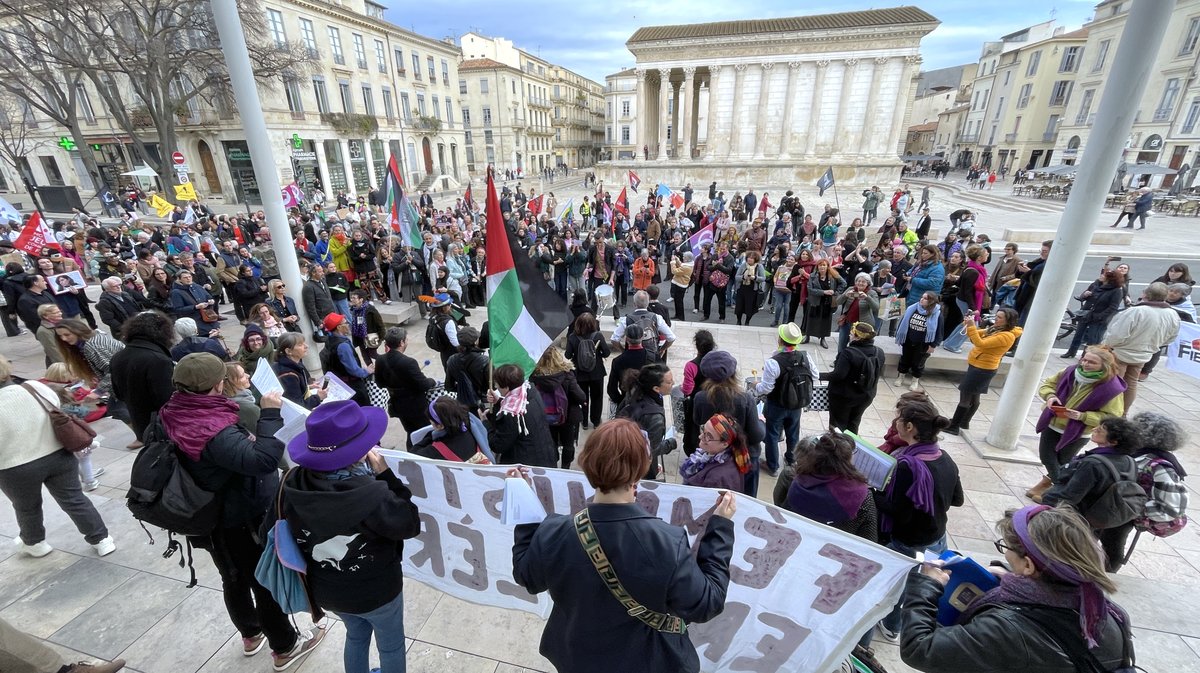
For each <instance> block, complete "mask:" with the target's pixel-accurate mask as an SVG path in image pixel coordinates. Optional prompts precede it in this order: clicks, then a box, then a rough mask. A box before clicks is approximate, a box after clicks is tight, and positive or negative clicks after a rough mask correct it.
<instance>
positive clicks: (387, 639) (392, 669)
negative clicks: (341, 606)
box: [334, 592, 406, 673]
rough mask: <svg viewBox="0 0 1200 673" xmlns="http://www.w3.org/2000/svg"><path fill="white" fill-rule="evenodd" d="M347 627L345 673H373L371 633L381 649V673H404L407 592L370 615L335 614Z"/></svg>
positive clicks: (343, 652) (344, 659)
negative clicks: (405, 602)
mask: <svg viewBox="0 0 1200 673" xmlns="http://www.w3.org/2000/svg"><path fill="white" fill-rule="evenodd" d="M334 614H336V615H337V616H338V617H339V618H340V619H341V620H342V623H343V624H345V625H346V647H345V649H344V650H343V651H342V665H343V666H344V668H345V671H346V673H370V670H371V664H370V663H369V661H370V654H371V634H372V633H374V634H375V646H376V647H377V648H379V666H380V669H381V673H404V671H405V666H406V663H405V659H404V592H401V593H398V594H396V597H395V598H393V599H392V600H391V601H390V602H388V603H385V604H383V605H381V606H379V607H378V608H375V609H374V610H372V611H370V612H364V613H362V614H357V615H354V614H350V613H349V612H335V613H334Z"/></svg>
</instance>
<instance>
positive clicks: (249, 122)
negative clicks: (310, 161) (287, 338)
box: [212, 0, 320, 369]
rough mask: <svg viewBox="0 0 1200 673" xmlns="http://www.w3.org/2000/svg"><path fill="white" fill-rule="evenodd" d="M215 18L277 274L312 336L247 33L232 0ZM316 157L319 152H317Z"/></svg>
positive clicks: (224, 0)
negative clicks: (258, 188)
mask: <svg viewBox="0 0 1200 673" xmlns="http://www.w3.org/2000/svg"><path fill="white" fill-rule="evenodd" d="M212 7H213V18H214V20H215V22H216V24H217V33H218V35H220V38H221V49H222V51H224V52H225V62H226V63H227V64H228V68H229V79H230V81H231V83H232V84H233V95H234V99H235V100H236V101H237V105H238V110H239V114H240V115H241V120H242V125H243V126H244V128H245V131H246V147H247V148H248V149H249V150H250V162H251V165H252V166H253V167H254V179H255V180H257V181H258V184H259V185H262V186H263V189H261V190H259V191H260V192H261V195H262V200H263V212H264V213H266V216H267V226H268V228H269V229H270V231H271V247H272V248H274V249H275V257H276V259H277V260H278V262H279V275H280V276H281V277H282V278H283V281H284V284H285V285H287V294H288V296H289V297H291V298H292V299H293V300H295V302H296V311H297V312H298V313H299V315H300V327H301V329H302V330H304V335H305V337H306V338H308V339H311V338H312V326H311V323H310V321H309V320H308V316H307V315H306V314H305V312H304V302H303V301H302V300H301V297H300V289H301V287H302V285H301V279H300V265H299V263H298V262H297V260H296V248H295V246H293V245H292V231H291V229H290V228H289V227H288V222H287V213H286V212H285V211H284V209H283V196H282V195H281V194H280V191H279V189H276V188H275V187H274V185H276V184H277V183H278V181H279V174H278V172H277V171H276V170H275V151H274V149H273V148H272V147H271V137H270V136H269V135H268V134H267V122H266V119H264V118H263V111H262V102H261V101H260V100H259V93H258V84H257V83H256V82H255V79H254V70H253V69H252V67H251V65H250V52H249V51H248V50H247V49H246V35H245V33H244V32H243V29H242V20H241V17H240V15H239V14H238V8H237V2H236V0H213V3H212ZM318 156H320V155H318ZM304 360H305V364H306V365H307V366H308V367H310V368H314V369H315V368H317V367H318V366H319V363H318V362H317V353H316V349H311V350H309V354H308V355H307V356H306V357H305V358H304Z"/></svg>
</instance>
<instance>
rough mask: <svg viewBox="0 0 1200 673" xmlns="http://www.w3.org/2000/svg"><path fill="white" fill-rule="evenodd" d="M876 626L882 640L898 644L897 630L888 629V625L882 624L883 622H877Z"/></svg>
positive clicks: (898, 634)
mask: <svg viewBox="0 0 1200 673" xmlns="http://www.w3.org/2000/svg"><path fill="white" fill-rule="evenodd" d="M876 628H877V629H878V630H879V635H880V637H882V638H883V639H884V640H886V641H888V642H889V643H891V644H893V645H899V644H900V632H899V631H893V630H891V629H889V628H888V627H886V626H884V625H883V622H879V625H878V626H877V627H876Z"/></svg>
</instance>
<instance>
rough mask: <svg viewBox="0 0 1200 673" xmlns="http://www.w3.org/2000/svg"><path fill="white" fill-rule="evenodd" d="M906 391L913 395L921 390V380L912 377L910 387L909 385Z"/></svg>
mask: <svg viewBox="0 0 1200 673" xmlns="http://www.w3.org/2000/svg"><path fill="white" fill-rule="evenodd" d="M908 389H909V390H911V391H913V392H914V393H915V392H917V391H918V390H920V389H921V379H919V378H917V377H915V376H914V377H913V380H912V385H910V386H909V387H908Z"/></svg>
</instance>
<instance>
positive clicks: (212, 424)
mask: <svg viewBox="0 0 1200 673" xmlns="http://www.w3.org/2000/svg"><path fill="white" fill-rule="evenodd" d="M158 417H159V418H160V419H162V424H163V429H164V430H166V432H167V437H170V438H171V441H172V442H175V443H176V444H177V445H179V450H180V451H182V452H184V453H185V454H186V455H187V457H188V458H191V459H192V460H193V461H197V460H200V453H201V452H202V451H204V447H205V446H206V445H207V444H208V441H209V440H210V439H212V438H213V437H216V436H217V433H218V432H220V431H222V430H224V429H225V428H227V427H229V426H231V425H237V422H238V405H237V402H234V401H233V400H231V399H229V398H227V397H217V396H215V395H198V394H196V393H186V392H183V391H181V390H177V391H175V393H173V394H172V395H171V399H169V400H167V403H166V404H164V405H163V408H162V410H160V411H159V412H158Z"/></svg>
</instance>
